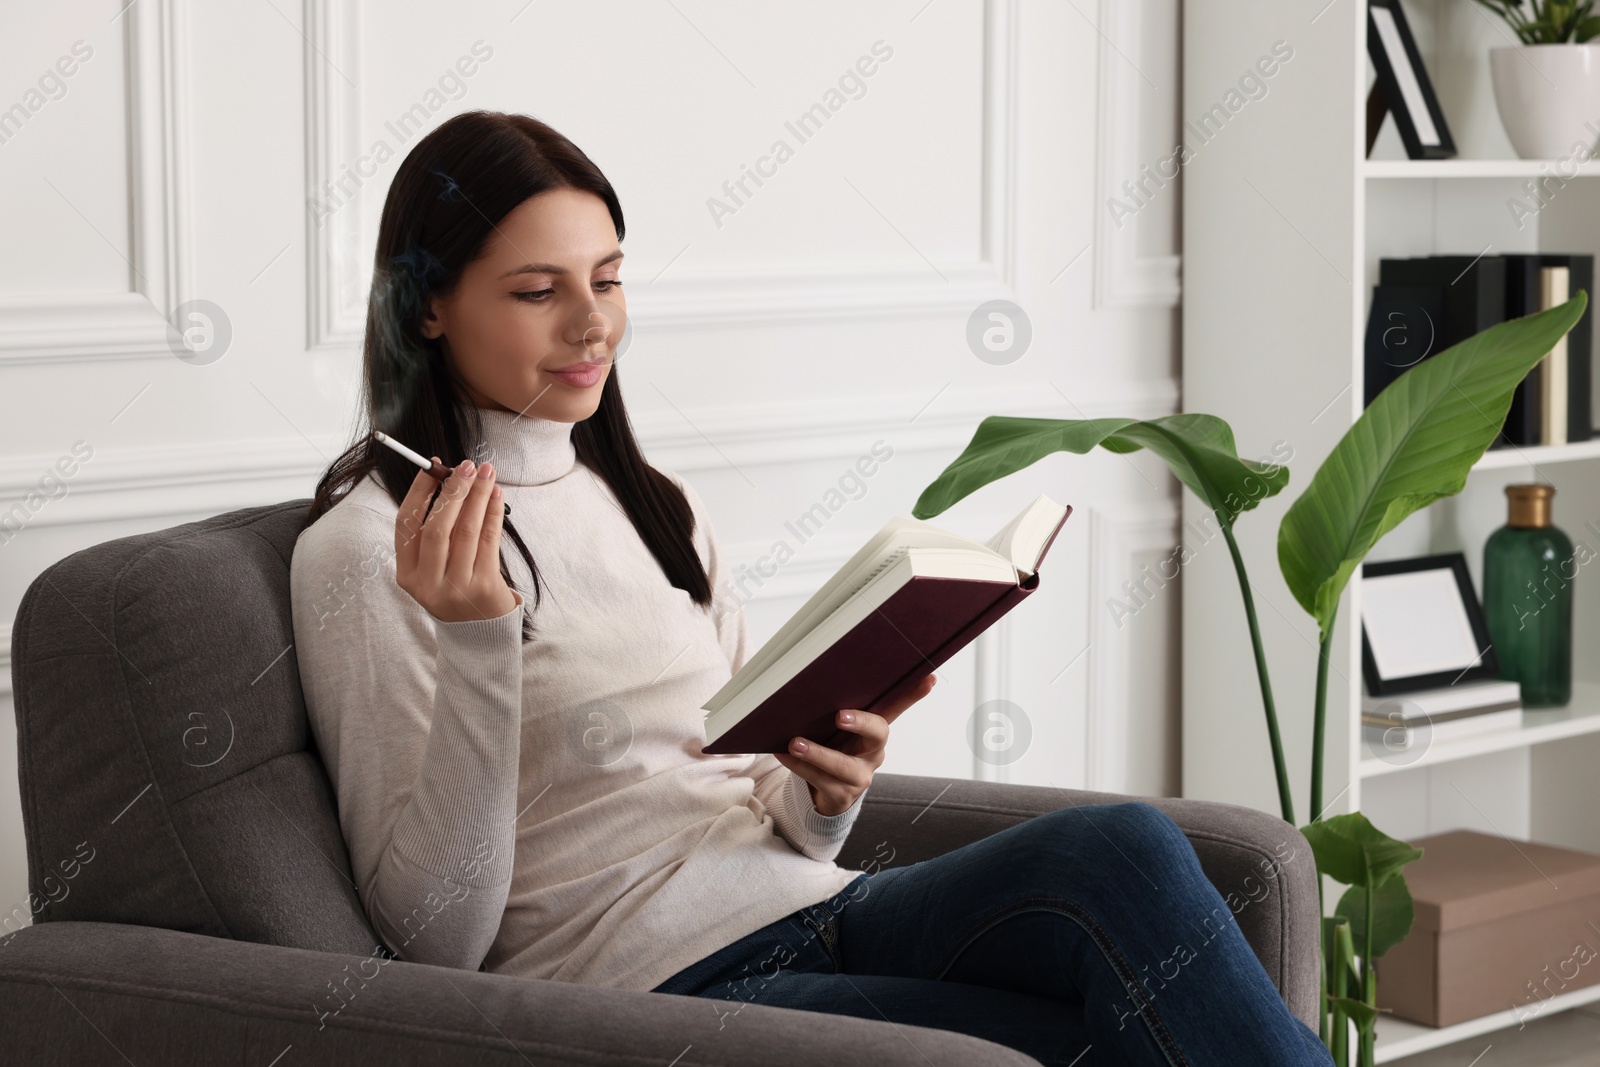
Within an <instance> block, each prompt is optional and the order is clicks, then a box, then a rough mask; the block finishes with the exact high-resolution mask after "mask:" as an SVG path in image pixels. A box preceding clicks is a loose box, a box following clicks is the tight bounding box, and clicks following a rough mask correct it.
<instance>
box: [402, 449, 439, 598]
mask: <svg viewBox="0 0 1600 1067" xmlns="http://www.w3.org/2000/svg"><path fill="white" fill-rule="evenodd" d="M433 460H434V462H435V463H437V462H438V461H439V457H438V456H434V457H433ZM438 485H439V483H438V482H437V481H435V480H434V478H433V475H431V474H429V473H428V472H427V471H425V470H418V471H417V476H416V477H415V478H413V479H411V488H410V489H408V490H406V496H405V499H404V500H402V501H400V511H399V512H398V513H397V514H396V515H395V517H394V554H395V561H396V564H395V565H396V566H397V567H399V568H400V573H402V574H408V573H410V572H411V570H412V569H414V568H415V567H416V565H417V553H418V551H419V550H420V549H421V547H422V538H421V534H422V524H423V520H424V519H425V518H426V516H427V514H428V499H429V498H430V497H431V496H433V491H434V489H436V488H438Z"/></svg>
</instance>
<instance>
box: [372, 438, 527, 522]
mask: <svg viewBox="0 0 1600 1067" xmlns="http://www.w3.org/2000/svg"><path fill="white" fill-rule="evenodd" d="M372 436H373V438H374V439H375V440H377V441H378V442H380V443H382V444H386V445H388V446H389V447H390V448H392V449H394V450H395V451H396V452H398V453H400V454H401V455H402V456H404V457H405V458H406V459H408V460H410V461H411V462H412V463H415V464H416V465H417V466H419V467H421V468H422V469H423V470H425V471H427V472H428V474H429V475H431V476H432V477H433V478H434V479H436V480H437V481H440V482H443V481H444V480H445V479H446V478H448V477H450V468H449V467H446V466H445V465H444V464H443V463H435V462H434V461H433V460H431V459H426V458H424V457H423V456H421V455H419V454H418V453H417V452H415V451H413V450H412V449H409V448H407V447H406V446H405V445H403V444H401V443H400V442H399V441H396V440H395V439H394V438H392V437H390V436H389V435H388V434H386V433H384V432H383V431H381V430H373V431H372ZM504 503H505V508H506V514H507V515H509V514H511V501H509V500H507V501H505V502H504Z"/></svg>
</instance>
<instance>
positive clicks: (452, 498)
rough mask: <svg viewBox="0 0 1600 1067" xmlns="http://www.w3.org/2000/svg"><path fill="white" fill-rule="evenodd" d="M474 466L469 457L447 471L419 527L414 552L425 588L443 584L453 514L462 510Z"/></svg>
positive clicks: (454, 521) (448, 554) (448, 556)
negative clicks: (417, 547) (416, 551)
mask: <svg viewBox="0 0 1600 1067" xmlns="http://www.w3.org/2000/svg"><path fill="white" fill-rule="evenodd" d="M476 474H477V469H476V468H475V467H473V465H472V461H471V460H469V459H464V460H462V461H461V465H460V466H459V467H457V468H456V469H455V470H453V471H451V472H450V477H449V478H447V479H445V483H444V488H443V489H441V490H439V498H438V499H437V500H435V501H434V502H433V510H432V511H430V512H429V513H428V518H427V520H426V522H424V524H423V527H422V539H421V540H422V547H421V550H420V551H419V552H418V554H417V572H418V575H419V576H420V577H421V579H422V581H423V582H424V583H425V584H426V585H427V587H428V588H430V589H432V588H437V587H439V586H440V585H442V584H444V580H445V566H446V564H447V563H448V562H449V559H450V538H451V535H452V534H453V533H454V531H455V524H456V516H458V515H460V514H461V505H462V502H463V501H464V500H465V499H466V496H467V490H468V489H470V488H471V487H472V480H473V477H474V476H475V475H476Z"/></svg>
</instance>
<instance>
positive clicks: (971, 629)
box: [701, 493, 1072, 755]
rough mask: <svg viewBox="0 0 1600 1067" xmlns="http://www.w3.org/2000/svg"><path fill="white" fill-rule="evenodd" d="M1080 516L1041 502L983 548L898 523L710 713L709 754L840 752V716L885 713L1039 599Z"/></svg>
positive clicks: (805, 608) (746, 668)
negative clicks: (807, 747) (814, 748)
mask: <svg viewBox="0 0 1600 1067" xmlns="http://www.w3.org/2000/svg"><path fill="white" fill-rule="evenodd" d="M1071 514H1072V508H1071V506H1070V505H1066V504H1058V503H1056V502H1055V501H1054V500H1051V499H1050V498H1049V497H1048V496H1045V495H1044V494H1043V493H1041V494H1039V496H1037V497H1036V498H1034V500H1033V502H1032V503H1030V504H1029V505H1028V506H1027V507H1025V508H1023V509H1022V510H1021V511H1020V512H1018V513H1017V515H1016V517H1014V518H1013V519H1012V520H1011V521H1010V522H1008V523H1006V524H1005V525H1004V526H1003V527H1001V528H1000V529H999V530H997V531H996V532H995V534H994V536H992V537H990V538H989V539H988V540H987V541H983V542H979V541H974V540H972V539H971V538H967V537H963V536H961V535H960V534H955V533H951V532H950V531H948V530H944V529H941V528H940V527H938V526H935V525H933V524H932V523H930V522H926V521H923V520H920V519H913V518H910V517H908V516H903V515H897V516H895V517H893V518H891V519H889V521H888V522H886V523H884V525H883V527H882V528H881V529H879V530H878V532H877V533H876V534H874V535H873V536H872V537H871V538H870V539H869V540H868V541H867V543H866V544H864V545H862V546H861V548H860V550H859V551H857V552H856V554H855V555H853V556H851V557H850V559H848V560H847V561H846V562H845V563H844V565H843V566H841V567H840V568H839V570H838V571H837V572H836V573H835V574H834V575H833V577H831V578H829V579H828V581H827V582H825V583H824V584H823V586H822V588H820V589H818V590H817V591H816V593H814V594H813V595H812V596H811V598H810V599H809V600H807V601H806V602H805V603H804V604H803V605H801V606H800V609H799V610H798V611H796V612H795V613H794V615H793V616H792V617H791V618H790V619H789V621H788V622H786V623H784V624H783V626H782V627H780V628H779V629H778V632H777V633H775V634H773V635H772V638H771V639H770V640H768V641H767V642H766V643H765V644H763V645H762V646H761V647H760V648H759V649H758V650H757V651H756V653H755V654H754V655H753V656H751V657H750V659H749V660H748V661H747V662H745V663H744V665H743V666H741V667H740V668H739V670H738V672H737V673H735V674H734V675H733V677H731V678H729V679H728V681H727V683H726V684H725V685H723V687H722V688H721V689H719V690H717V692H716V693H714V694H713V695H712V697H711V699H710V700H708V701H706V703H705V704H703V705H701V707H702V709H703V710H704V711H705V712H706V716H705V732H706V744H705V746H704V748H703V749H702V751H704V752H706V753H708V754H713V755H723V754H739V753H754V752H787V751H788V750H789V740H790V739H791V738H793V737H797V736H798V737H805V738H808V739H810V740H812V741H815V742H817V743H819V744H822V745H826V746H829V747H837V745H838V744H839V743H842V742H843V741H844V740H846V739H847V738H849V737H851V736H854V735H853V734H851V733H850V732H849V731H845V730H840V729H839V728H838V726H837V724H836V722H835V717H836V716H837V715H838V713H839V712H840V711H841V710H843V709H845V708H859V709H861V710H863V711H876V710H878V709H879V708H882V707H886V706H887V705H889V704H890V703H892V702H893V701H895V700H896V699H898V698H899V697H900V696H901V695H903V694H904V693H906V692H907V691H909V690H910V689H911V688H912V687H914V686H915V685H916V684H917V683H918V682H920V681H921V680H922V679H923V678H925V677H927V676H928V675H929V674H931V673H933V671H934V669H935V668H937V667H938V666H939V665H940V664H941V663H943V662H944V661H945V660H947V659H949V658H950V657H951V656H953V655H955V654H956V653H957V652H959V651H961V649H963V648H965V647H966V646H967V645H968V644H970V643H971V642H972V641H973V639H975V638H976V637H977V636H978V635H979V634H981V633H983V632H984V631H985V630H987V629H988V628H989V627H991V626H993V625H994V624H995V623H996V622H998V621H999V620H1000V618H1001V617H1002V616H1004V615H1005V614H1006V613H1007V612H1009V611H1010V610H1011V609H1012V608H1014V607H1016V606H1017V605H1018V604H1020V603H1021V602H1022V601H1023V600H1025V599H1027V598H1028V597H1029V596H1031V595H1032V594H1033V592H1034V590H1035V589H1037V588H1038V586H1039V567H1040V565H1041V564H1042V563H1043V562H1044V557H1045V553H1047V552H1048V551H1049V550H1050V546H1051V544H1053V543H1054V542H1055V539H1056V535H1057V534H1058V533H1060V532H1061V527H1062V526H1063V525H1064V524H1065V523H1066V521H1067V516H1069V515H1071Z"/></svg>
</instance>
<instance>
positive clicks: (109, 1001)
mask: <svg viewBox="0 0 1600 1067" xmlns="http://www.w3.org/2000/svg"><path fill="white" fill-rule="evenodd" d="M0 998H3V1002H4V1004H5V1007H6V1010H5V1011H4V1012H0V1048H3V1049H5V1050H6V1062H8V1063H19V1064H21V1063H107V1064H110V1063H117V1064H121V1063H127V1062H133V1063H171V1064H194V1065H197V1067H199V1065H206V1067H211V1065H216V1064H233V1065H237V1067H245V1065H246V1064H249V1065H253V1067H261V1065H265V1064H280V1057H282V1059H281V1064H280V1067H288V1065H290V1064H295V1065H300V1067H304V1065H306V1064H346V1063H383V1064H395V1065H400V1067H407V1065H415V1064H496V1065H505V1067H527V1065H528V1064H529V1063H536V1064H538V1065H539V1067H557V1065H570V1067H579V1065H581V1067H605V1065H613V1064H614V1065H617V1067H622V1065H627V1067H640V1065H641V1064H648V1063H654V1064H669V1063H670V1064H673V1065H674V1067H709V1065H719V1067H721V1065H725V1067H746V1065H748V1064H752V1063H784V1064H795V1065H806V1067H869V1065H893V1067H928V1065H929V1064H930V1063H931V1064H936V1065H939V1067H944V1065H949V1067H971V1065H978V1067H1039V1064H1038V1061H1037V1060H1034V1059H1033V1058H1032V1057H1030V1056H1026V1055H1024V1054H1023V1053H1021V1052H1017V1051H1015V1050H1013V1049H1009V1048H1005V1047H1003V1046H1001V1045H997V1044H994V1043H992V1042H989V1041H983V1040H979V1039H978V1038H973V1037H968V1036H966V1035H965V1034H957V1033H954V1032H951V1031H948V1030H935V1029H929V1028H927V1027H920V1026H900V1027H896V1026H894V1025H891V1024H889V1023H884V1022H876V1021H873V1020H870V1019H858V1018H854V1017H850V1016H843V1015H838V1016H836V1015H829V1016H827V1017H826V1020H825V1024H824V1025H818V1022H819V1017H818V1015H817V1014H816V1013H813V1012H807V1011H797V1010H794V1009H790V1008H776V1007H768V1006H764V1005H758V1004H746V1005H743V1006H742V1007H739V1008H738V1009H737V1011H736V1012H730V1011H729V1004H728V1002H727V1001H722V1000H716V999H711V998H701V997H685V996H674V995H670V994H666V993H648V992H631V991H625V990H617V989H606V988H601V987H597V986H582V985H576V984H572V983H568V982H555V981H546V980H541V979H532V978H517V977H513V976H510V975H501V974H489V973H487V972H481V971H464V970H456V969H452V968H447V967H436V966H432V965H429V964H422V963H406V962H403V961H401V960H381V961H380V960H379V959H377V958H374V957H370V956H350V955H344V954H340V953H332V952H316V951H311V950H307V949H298V948H284V947H280V946H275V945H262V944H256V943H254V942H249V941H230V940H226V939H224V938H218V937H211V936H207V935H203V934H191V933H182V932H179V931H175V930H163V929H158V928H156V927H147V926H132V925H126V924H122V923H92V922H66V921H62V922H48V923H41V924H39V925H36V926H29V927H26V928H24V929H22V930H20V931H18V932H17V933H15V934H13V935H11V936H9V937H7V938H4V939H3V940H0ZM907 1037H909V1038H910V1039H911V1040H910V1041H908V1040H907ZM912 1042H915V1045H914V1046H913V1044H912ZM291 1048H292V1049H293V1054H292V1055H290V1056H285V1055H284V1053H286V1052H288V1051H289V1050H290V1049H291Z"/></svg>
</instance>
